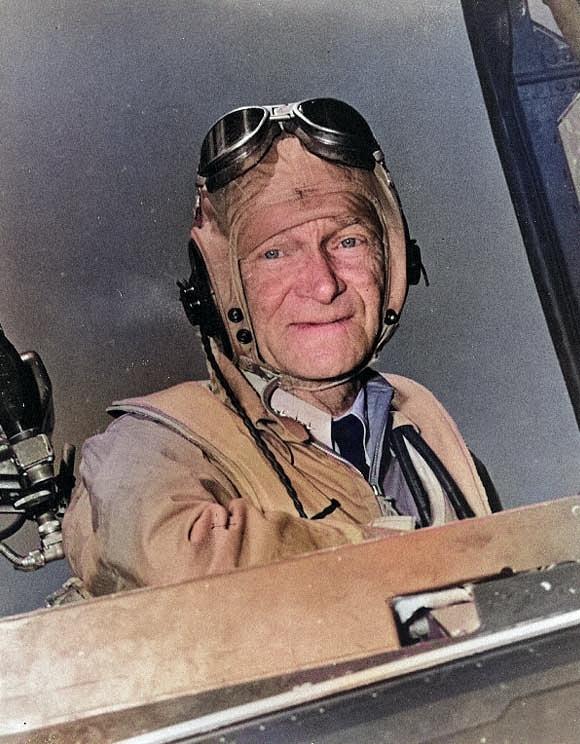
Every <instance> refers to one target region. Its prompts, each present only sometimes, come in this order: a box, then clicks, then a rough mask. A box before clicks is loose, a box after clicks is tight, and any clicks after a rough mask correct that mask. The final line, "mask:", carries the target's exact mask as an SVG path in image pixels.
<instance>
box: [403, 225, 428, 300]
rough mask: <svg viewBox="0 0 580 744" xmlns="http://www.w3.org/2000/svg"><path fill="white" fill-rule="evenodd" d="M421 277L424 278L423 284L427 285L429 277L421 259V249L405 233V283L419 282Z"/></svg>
mask: <svg viewBox="0 0 580 744" xmlns="http://www.w3.org/2000/svg"><path fill="white" fill-rule="evenodd" d="M421 277H423V279H424V280H425V286H426V287H428V286H429V278H428V277H427V272H426V271H425V267H424V266H423V261H422V260H421V249H420V248H419V246H418V245H417V241H416V240H413V239H412V238H411V237H410V236H409V235H408V234H407V284H413V285H415V284H419V282H420V281H421Z"/></svg>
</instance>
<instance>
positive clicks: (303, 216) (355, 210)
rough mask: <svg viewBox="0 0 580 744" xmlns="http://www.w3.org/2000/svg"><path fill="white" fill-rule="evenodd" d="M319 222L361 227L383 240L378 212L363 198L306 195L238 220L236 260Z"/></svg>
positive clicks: (328, 194) (332, 194) (265, 208)
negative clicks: (276, 237)
mask: <svg viewBox="0 0 580 744" xmlns="http://www.w3.org/2000/svg"><path fill="white" fill-rule="evenodd" d="M318 220H328V221H329V222H331V223H332V225H333V226H335V229H337V230H340V229H342V228H343V227H347V226H350V225H355V224H360V225H364V226H365V227H367V228H368V229H369V230H372V231H373V232H374V233H375V234H376V235H377V237H378V238H379V239H381V238H382V230H381V225H380V222H379V219H378V216H377V213H376V211H375V209H374V208H373V206H372V205H371V204H370V203H369V202H368V201H367V200H365V199H364V198H363V197H360V196H359V195H357V194H352V193H348V192H338V193H332V192H331V193H329V192H327V191H322V192H319V193H313V192H309V193H307V194H301V195H300V197H297V198H293V199H291V200H288V201H282V202H279V203H276V204H268V205H267V206H264V209H263V210H260V211H258V212H257V213H256V214H255V216H254V217H253V218H252V217H250V218H249V219H244V220H241V221H240V224H239V225H238V229H237V231H236V236H235V245H236V246H237V258H238V259H244V258H246V256H248V255H249V254H250V253H251V252H252V251H253V250H254V249H255V248H257V247H258V246H260V245H262V244H263V243H265V242H266V241H268V240H270V239H272V238H274V237H275V236H277V235H283V234H284V233H287V232H288V231H289V230H292V229H293V228H296V227H300V226H301V225H305V224H307V223H310V222H314V221H318Z"/></svg>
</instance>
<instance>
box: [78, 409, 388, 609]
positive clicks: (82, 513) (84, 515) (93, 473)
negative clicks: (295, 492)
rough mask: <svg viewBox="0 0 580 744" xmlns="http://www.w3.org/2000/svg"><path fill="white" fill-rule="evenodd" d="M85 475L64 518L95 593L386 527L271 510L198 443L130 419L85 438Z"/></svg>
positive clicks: (253, 561) (283, 554) (353, 538)
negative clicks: (229, 476) (256, 502)
mask: <svg viewBox="0 0 580 744" xmlns="http://www.w3.org/2000/svg"><path fill="white" fill-rule="evenodd" d="M79 476H80V477H79V485H78V487H77V489H76V491H75V494H74V498H73V501H72V503H71V506H70V507H69V509H68V511H67V514H66V516H65V521H64V540H65V551H66V554H67V558H68V560H69V562H70V564H71V567H72V568H73V571H74V572H75V573H76V574H77V575H79V576H80V577H81V578H82V579H84V581H85V583H86V585H87V587H88V588H89V589H90V590H91V591H92V592H93V593H95V594H104V593H109V592H113V591H118V590H121V589H128V588H134V587H138V586H147V585H157V584H167V583H176V582H179V581H184V580H188V579H193V578H199V577H202V576H208V575H211V574H216V573H222V572H224V571H229V570H232V569H234V568H243V567H248V566H253V565H260V564H265V563H269V562H272V561H276V560H280V559H283V558H288V557H291V556H295V555H299V554H302V553H308V552H312V551H314V550H319V549H321V548H327V547H335V546H338V545H343V544H345V543H356V542H361V541H362V540H363V539H365V537H370V536H376V535H377V534H379V533H380V531H377V530H374V529H373V528H369V527H364V526H362V525H355V524H349V523H347V522H344V523H340V522H337V521H334V522H333V523H332V524H330V523H329V522H328V521H314V522H313V521H309V520H305V519H300V518H299V517H294V516H293V515H292V514H286V513H284V512H280V511H271V512H265V513H263V512H261V511H260V510H259V509H257V508H256V507H255V506H253V505H252V504H251V503H250V502H249V501H248V500H246V499H244V498H240V496H242V497H243V494H238V493H237V492H236V490H235V488H234V486H233V485H232V484H231V483H230V481H229V480H228V479H227V478H226V477H225V476H224V475H223V473H221V472H220V470H219V468H218V467H216V465H214V464H213V463H211V462H210V461H209V460H208V459H207V458H206V457H205V456H204V454H203V452H202V451H201V450H200V449H199V448H198V447H196V446H194V445H192V444H191V443H189V442H187V441H185V440H184V439H183V438H182V437H180V436H179V435H177V434H175V433H174V432H171V431H169V430H168V429H166V428H164V427H162V426H159V425H158V424H156V423H154V422H151V421H147V420H144V419H142V418H139V417H137V416H132V415H126V416H123V417H121V418H120V419H118V420H117V421H115V422H114V423H113V424H112V425H111V426H110V427H109V429H108V430H107V431H106V432H105V434H102V435H99V436H97V437H95V438H93V439H91V440H89V441H88V442H87V443H86V445H85V448H84V450H83V460H82V463H81V468H80V473H79ZM383 534H386V533H383Z"/></svg>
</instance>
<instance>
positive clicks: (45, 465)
mask: <svg viewBox="0 0 580 744" xmlns="http://www.w3.org/2000/svg"><path fill="white" fill-rule="evenodd" d="M53 423H54V413H53V405H52V386H51V383H50V378H49V376H48V373H47V371H46V369H45V367H44V364H43V363H42V360H41V359H40V357H39V356H38V354H36V353H35V352H33V351H29V352H26V353H24V354H22V355H21V354H19V353H18V351H17V350H16V349H15V347H14V346H13V344H12V343H11V342H10V341H9V340H8V338H7V337H6V334H5V333H4V331H3V329H2V327H1V326H0V506H1V505H4V506H7V507H9V511H8V513H11V514H16V515H18V519H17V520H16V522H14V524H13V525H10V526H9V527H8V528H7V529H5V530H1V531H0V553H1V554H3V555H4V556H5V557H6V558H8V560H10V561H11V562H12V563H13V564H14V565H15V567H16V568H19V569H21V570H25V571H32V570H34V569H36V568H41V567H42V566H44V565H46V563H47V562H49V561H52V560H57V559H59V558H63V557H64V553H63V549H62V533H61V519H62V515H63V514H64V509H65V508H66V505H67V504H68V500H69V499H70V492H71V490H72V487H73V485H74V476H73V463H74V448H71V447H68V449H66V460H65V459H63V462H62V463H61V468H60V473H59V475H58V476H55V472H54V451H53V448H52V443H51V441H50V434H51V433H52V427H53ZM26 519H30V520H34V521H35V522H36V523H37V526H38V532H39V535H40V539H41V549H40V550H34V551H31V552H30V553H29V554H28V555H27V556H20V555H18V554H17V553H15V552H14V551H13V550H12V549H11V548H9V547H8V546H7V545H5V544H4V543H3V542H1V540H3V539H4V538H6V537H8V536H10V535H11V534H14V532H15V531H17V530H18V529H20V527H21V526H22V525H23V524H24V521H25V520H26ZM16 525H17V526H16Z"/></svg>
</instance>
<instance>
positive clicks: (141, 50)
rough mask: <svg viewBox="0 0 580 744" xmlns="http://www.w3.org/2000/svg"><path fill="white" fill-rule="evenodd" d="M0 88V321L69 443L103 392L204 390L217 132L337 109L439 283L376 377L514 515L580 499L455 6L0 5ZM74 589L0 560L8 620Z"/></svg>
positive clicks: (361, 0) (429, 2)
mask: <svg viewBox="0 0 580 744" xmlns="http://www.w3.org/2000/svg"><path fill="white" fill-rule="evenodd" d="M538 4H539V3H538ZM0 76H1V87H0V95H1V109H0V111H1V113H0V246H1V264H0V323H1V324H2V325H3V327H4V329H5V331H6V333H7V335H8V337H9V338H10V339H11V340H12V341H13V343H14V344H15V345H16V346H17V347H18V348H19V350H20V351H23V350H24V349H27V348H34V349H36V350H37V351H38V352H39V353H40V354H41V356H42V358H43V360H44V362H45V364H46V366H47V368H48V370H49V372H50V374H51V377H52V381H53V385H54V389H55V404H56V411H57V430H56V435H55V444H56V446H57V449H59V450H60V448H61V446H62V443H63V441H65V440H67V441H70V442H73V443H76V444H78V445H80V444H81V443H82V442H83V440H84V439H85V438H86V437H87V436H89V435H91V434H93V433H95V432H97V431H100V430H102V429H103V428H104V427H105V426H106V424H107V415H106V413H105V407H106V405H107V404H108V403H109V402H110V401H111V400H112V399H115V398H119V397H124V396H128V395H134V394H137V393H146V392H148V391H153V390H155V389H159V388H161V387H166V386H169V385H171V384H174V383H176V382H179V381H181V380H184V379H187V378H202V377H204V376H205V364H204V362H203V359H202V357H201V354H200V349H199V346H198V342H197V340H196V338H195V335H194V333H193V331H192V330H191V329H190V327H189V326H188V324H187V321H186V320H185V318H184V317H182V311H181V308H180V306H179V305H178V301H177V290H176V286H175V281H176V279H177V278H181V277H184V276H186V275H187V273H188V264H187V258H186V244H187V237H188V230H189V226H190V221H191V211H192V199H193V183H194V172H195V164H196V159H197V153H198V150H199V145H200V142H201V138H202V137H203V134H204V133H205V131H206V129H207V128H208V126H209V125H210V124H211V123H212V122H213V121H214V120H215V119H216V118H218V117H219V116H220V115H221V114H222V113H224V112H225V111H226V110H228V109H230V108H233V107H236V106H239V105H244V104H247V103H277V102H282V101H292V100H297V99H300V98H305V97H310V96H328V95H329V96H336V97H339V98H343V99H345V100H347V101H349V102H350V103H352V104H353V105H355V106H356V107H357V108H359V109H360V111H361V112H362V113H363V114H364V115H365V116H366V117H367V118H368V120H369V122H370V123H371V125H372V127H373V129H374V131H375V133H376V135H377V137H378V139H379V141H381V142H382V144H383V149H384V150H385V153H386V156H387V162H388V164H389V167H390V169H391V171H392V173H393V175H394V177H395V180H396V182H397V184H398V187H399V191H400V193H401V196H402V199H403V203H404V205H405V208H406V212H407V217H408V219H409V222H410V225H411V229H412V233H413V235H414V237H416V238H417V240H418V241H419V243H420V244H421V245H422V248H423V253H424V259H425V263H426V265H427V269H428V273H429V277H430V280H431V287H430V288H428V289H427V288H425V287H424V286H420V287H418V288H412V289H411V292H410V296H409V300H408V304H407V308H406V310H405V314H404V321H403V323H402V326H401V328H400V330H399V331H398V333H397V335H396V336H395V338H394V339H393V341H392V342H391V343H390V344H389V345H388V346H387V348H386V350H385V351H384V352H383V354H382V357H381V365H380V366H381V368H383V369H387V370H392V371H396V372H399V373H402V374H407V375H409V376H412V377H414V378H415V379H417V380H419V381H421V382H423V383H424V384H426V385H427V386H428V387H430V388H431V389H432V390H433V391H434V392H435V393H436V395H437V396H438V397H439V398H440V399H441V400H442V401H443V403H444V404H445V405H446V406H447V407H448V408H449V409H450V411H451V413H452V414H453V416H454V417H455V419H456V420H457V422H458V423H459V426H460V428H461V430H462V432H463V434H464V436H465V438H466V439H467V441H468V443H469V445H470V446H471V447H472V448H473V449H474V450H475V451H476V452H477V453H478V454H479V456H480V457H481V458H482V459H483V460H484V461H485V462H486V463H487V465H488V468H489V470H490V471H491V473H492V476H493V477H494V480H495V482H496V485H497V487H498V489H499V491H500V493H501V496H502V498H503V502H504V504H505V505H506V506H508V507H511V506H517V505H522V504H527V503H531V502H537V501H542V500H546V499H551V498H557V497H561V496H564V495H567V494H570V493H572V492H575V491H577V490H578V484H579V482H580V462H579V461H578V448H579V435H578V429H577V426H576V423H575V421H574V418H573V413H572V408H571V405H570V402H569V400H568V398H567V394H566V391H565V387H564V383H563V379H562V376H561V373H560V370H559V368H558V366H557V362H556V358H555V355H554V351H553V348H552V346H551V342H550V339H549V337H548V332H547V329H546V325H545V322H544V319H543V316H542V313H541V310H540V305H539V301H538V299H537V296H536V293H535V289H534V286H533V282H532V278H531V274H530V270H529V267H528V264H527V260H526V256H525V251H524V248H523V244H522V241H521V237H520V235H519V232H518V228H517V224H516V220H515V216H514V213H513V209H512V207H511V203H510V201H509V197H508V193H507V189H506V185H505V181H504V178H503V175H502V171H501V167H500V164H499V160H498V157H497V154H496V151H495V148H494V144H493V141H492V137H491V132H490V128H489V124H488V120H487V115H486V112H485V109H484V106H483V100H482V97H481V92H480V88H479V83H478V80H477V77H476V73H475V68H474V64H473V60H472V56H471V50H470V47H469V44H468V41H467V36H466V32H465V28H464V23H463V17H462V14H461V7H460V3H459V0H436V1H435V0H390V1H389V2H386V1H385V2H379V1H378V0H358V1H357V2H356V3H355V2H336V0H328V1H326V0H309V2H307V3H306V2H300V1H299V0H297V1H296V2H294V0H237V1H236V0H205V1H203V0H188V1H186V0H140V1H139V2H138V1H137V0H126V1H119V2H115V1H112V0H109V1H104V0H94V1H93V2H85V0H69V1H68V2H62V1H60V2H59V1H58V0H36V2H32V1H29V0H0ZM27 537H33V535H32V534H29V535H27V536H26V535H25V536H24V538H27ZM13 544H15V545H16V547H19V548H22V549H23V548H24V547H25V546H24V545H23V539H22V538H21V539H18V540H17V541H16V543H14V542H13ZM27 547H31V545H28V546H27ZM66 575H67V573H66V567H65V565H64V564H63V563H60V564H58V565H56V566H54V565H53V566H50V567H49V568H47V569H44V570H43V571H41V572H39V573H37V574H34V575H24V574H18V573H15V572H14V571H13V569H12V568H11V567H10V566H9V565H8V564H7V563H6V562H5V561H3V562H2V563H0V613H1V614H10V613H15V612H22V611H26V610H28V609H31V608H34V607H38V606H40V605H41V604H42V600H43V598H44V597H45V595H46V594H47V593H48V592H49V591H51V590H52V589H54V588H56V587H57V586H59V584H60V583H61V582H62V580H64V578H65V577H66Z"/></svg>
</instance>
